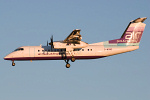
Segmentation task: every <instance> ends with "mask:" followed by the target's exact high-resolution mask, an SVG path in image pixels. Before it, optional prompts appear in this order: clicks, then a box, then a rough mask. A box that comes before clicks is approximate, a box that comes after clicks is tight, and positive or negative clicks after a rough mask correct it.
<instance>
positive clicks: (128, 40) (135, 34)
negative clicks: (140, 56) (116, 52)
mask: <svg viewBox="0 0 150 100" xmlns="http://www.w3.org/2000/svg"><path fill="white" fill-rule="evenodd" d="M146 19H147V18H146V17H144V18H137V19H135V20H133V21H131V22H130V23H129V25H128V27H127V28H126V30H125V31H124V33H123V35H122V36H121V38H120V39H115V40H110V41H109V43H110V44H113V43H115V44H116V43H117V44H118V43H119V44H120V43H123V44H126V45H131V44H132V45H134V44H136V45H139V43H140V40H141V37H142V34H143V31H144V28H145V25H146V24H144V23H143V22H144V21H145V20H146Z"/></svg>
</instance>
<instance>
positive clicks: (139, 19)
mask: <svg viewBox="0 0 150 100" xmlns="http://www.w3.org/2000/svg"><path fill="white" fill-rule="evenodd" d="M146 19H147V17H142V18H140V17H139V18H137V19H135V20H132V21H131V22H133V23H139V22H142V23H143V22H144V21H145V20H146Z"/></svg>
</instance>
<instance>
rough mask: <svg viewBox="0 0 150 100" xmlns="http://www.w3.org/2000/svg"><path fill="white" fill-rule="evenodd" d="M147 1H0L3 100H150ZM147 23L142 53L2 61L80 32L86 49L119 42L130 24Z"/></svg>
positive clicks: (0, 86)
mask: <svg viewBox="0 0 150 100" xmlns="http://www.w3.org/2000/svg"><path fill="white" fill-rule="evenodd" d="M149 3H150V1H149V0H142V1H141V0H125V1H120V0H113V1H110V0H105V1H104V0H103V1H100V0H93V1H91V0H75V1H70V0H62V1H59V0H42V1H40V0H1V1H0V34H1V36H0V44H1V45H0V57H1V58H0V100H10V99H11V100H31V99H32V100H41V99H42V100H50V99H51V100H60V99H61V100H148V99H150V86H149V85H150V78H149V76H150V72H149V71H150V63H149V60H150V52H149V50H150V45H149V41H148V40H149V37H150V12H149V10H150V6H149ZM138 17H148V19H147V20H146V21H145V23H146V28H145V31H144V33H143V36H142V39H141V43H140V48H139V49H138V50H136V51H133V52H129V53H124V54H120V55H115V56H111V57H107V58H102V59H95V60H79V61H75V63H70V64H71V68H70V69H66V68H65V62H64V61H33V62H32V63H31V62H30V61H21V62H16V66H15V67H12V66H11V61H4V60H3V57H4V56H6V55H7V54H8V53H10V52H12V51H13V50H14V49H16V48H17V47H20V46H34V45H36V46H37V45H40V44H43V45H46V42H47V40H49V38H50V37H51V35H53V37H54V40H64V39H65V38H66V37H67V36H68V35H69V34H70V32H71V31H72V30H73V29H81V35H82V38H83V39H82V40H83V41H85V42H87V43H96V42H100V41H106V40H112V39H116V38H120V36H121V35H122V33H123V32H124V30H125V28H126V27H127V25H128V23H129V22H130V21H131V20H134V19H136V18H138Z"/></svg>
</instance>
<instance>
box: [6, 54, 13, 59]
mask: <svg viewBox="0 0 150 100" xmlns="http://www.w3.org/2000/svg"><path fill="white" fill-rule="evenodd" d="M11 58H12V57H11V55H10V54H8V55H7V56H5V57H4V60H11Z"/></svg>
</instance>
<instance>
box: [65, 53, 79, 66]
mask: <svg viewBox="0 0 150 100" xmlns="http://www.w3.org/2000/svg"><path fill="white" fill-rule="evenodd" d="M75 60H76V59H75V58H74V57H73V56H72V57H71V61H72V62H75ZM65 62H66V68H70V64H69V59H67V60H65Z"/></svg>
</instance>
